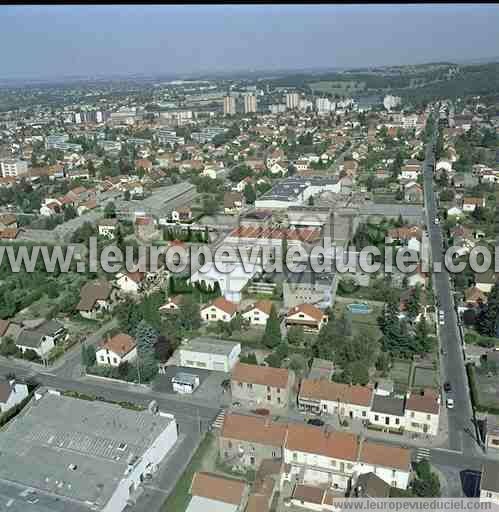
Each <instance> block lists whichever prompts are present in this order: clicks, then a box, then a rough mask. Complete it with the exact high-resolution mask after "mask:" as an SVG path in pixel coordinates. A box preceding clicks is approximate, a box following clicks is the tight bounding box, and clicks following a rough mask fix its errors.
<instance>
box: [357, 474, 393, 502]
mask: <svg viewBox="0 0 499 512" xmlns="http://www.w3.org/2000/svg"><path fill="white" fill-rule="evenodd" d="M355 492H356V494H357V495H358V496H359V498H361V497H362V498H364V497H370V498H389V497H390V486H389V485H388V484H387V483H386V482H385V481H384V480H382V479H381V478H380V477H379V476H378V475H375V474H374V473H365V474H363V475H360V476H359V478H358V479H357V484H356V485H355Z"/></svg>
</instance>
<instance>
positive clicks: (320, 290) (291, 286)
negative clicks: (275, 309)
mask: <svg viewBox="0 0 499 512" xmlns="http://www.w3.org/2000/svg"><path fill="white" fill-rule="evenodd" d="M335 279H336V275H335V274H333V273H331V272H314V271H313V270H306V271H304V272H301V273H293V272H287V273H286V276H285V279H284V281H283V283H282V292H283V299H284V307H285V308H292V307H294V306H297V305H299V304H303V303H304V302H306V303H309V304H315V305H317V306H319V307H322V306H325V307H328V306H331V305H332V303H333V299H334V297H333V295H334V293H333V291H334V287H335Z"/></svg>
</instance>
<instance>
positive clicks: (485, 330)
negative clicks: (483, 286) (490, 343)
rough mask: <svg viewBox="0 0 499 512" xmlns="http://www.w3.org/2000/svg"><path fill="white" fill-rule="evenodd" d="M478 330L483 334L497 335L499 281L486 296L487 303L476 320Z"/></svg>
mask: <svg viewBox="0 0 499 512" xmlns="http://www.w3.org/2000/svg"><path fill="white" fill-rule="evenodd" d="M476 325H477V329H478V332H479V333H480V334H482V335H484V336H489V337H497V336H498V334H499V332H498V331H499V281H498V282H496V283H495V284H494V286H493V287H492V290H491V291H490V293H489V294H488V296H487V305H486V306H483V307H482V310H481V311H480V313H479V314H478V319H477V322H476Z"/></svg>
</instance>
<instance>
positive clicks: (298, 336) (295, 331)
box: [287, 325, 305, 346]
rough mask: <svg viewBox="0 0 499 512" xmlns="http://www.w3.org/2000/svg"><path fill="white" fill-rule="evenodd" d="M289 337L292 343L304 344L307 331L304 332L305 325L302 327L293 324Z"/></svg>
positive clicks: (289, 330) (289, 341)
mask: <svg viewBox="0 0 499 512" xmlns="http://www.w3.org/2000/svg"><path fill="white" fill-rule="evenodd" d="M287 339H288V343H289V344H290V345H294V346H300V345H303V343H304V341H305V333H304V332H303V327H300V326H299V325H293V326H292V327H290V328H289V329H288V335H287Z"/></svg>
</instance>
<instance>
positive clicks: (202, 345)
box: [179, 337, 241, 373]
mask: <svg viewBox="0 0 499 512" xmlns="http://www.w3.org/2000/svg"><path fill="white" fill-rule="evenodd" d="M240 353H241V344H240V343H233V342H229V341H222V340H219V339H215V338H208V337H201V338H195V339H193V340H190V341H189V342H187V343H186V344H182V345H181V346H180V348H179V355H180V366H186V367H188V368H203V369H205V370H212V371H218V372H227V373H228V372H230V371H231V370H232V368H233V367H234V365H235V364H236V363H237V361H238V360H239V354H240Z"/></svg>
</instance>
